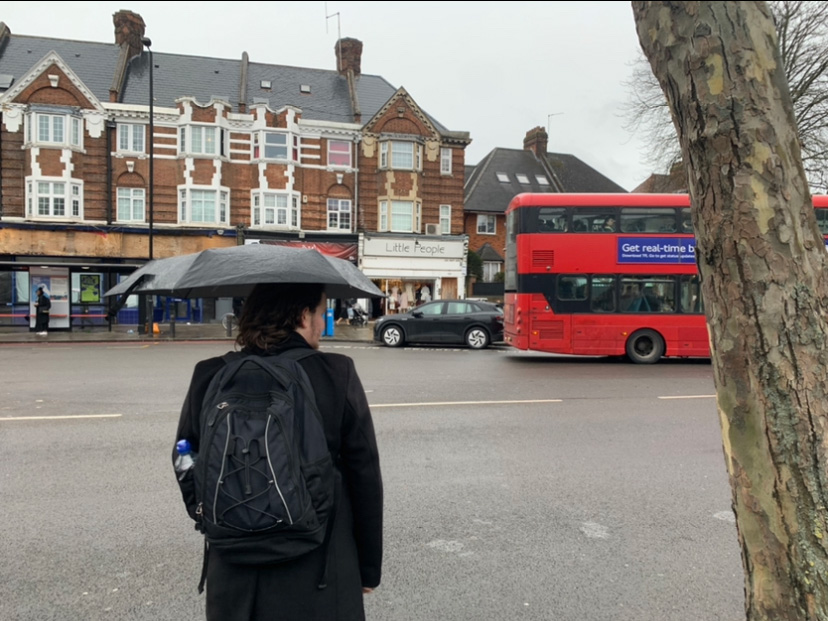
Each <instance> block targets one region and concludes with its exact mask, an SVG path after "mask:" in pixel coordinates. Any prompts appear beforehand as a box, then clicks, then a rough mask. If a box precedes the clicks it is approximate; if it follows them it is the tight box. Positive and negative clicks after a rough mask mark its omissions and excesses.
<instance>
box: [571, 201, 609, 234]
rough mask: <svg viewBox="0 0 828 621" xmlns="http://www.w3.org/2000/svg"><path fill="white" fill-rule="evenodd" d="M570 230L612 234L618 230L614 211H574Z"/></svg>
mask: <svg viewBox="0 0 828 621" xmlns="http://www.w3.org/2000/svg"><path fill="white" fill-rule="evenodd" d="M572 230H573V231H576V232H581V233H614V232H615V231H617V230H618V227H617V225H616V221H615V210H614V209H602V208H600V207H599V208H592V209H574V210H573V212H572Z"/></svg>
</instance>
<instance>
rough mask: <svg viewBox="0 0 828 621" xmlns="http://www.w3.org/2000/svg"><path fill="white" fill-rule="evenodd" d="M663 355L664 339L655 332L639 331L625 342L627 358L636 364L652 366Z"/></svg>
mask: <svg viewBox="0 0 828 621" xmlns="http://www.w3.org/2000/svg"><path fill="white" fill-rule="evenodd" d="M663 355H664V339H663V338H661V335H660V334H659V333H658V332H656V331H655V330H639V331H638V332H635V333H633V335H632V336H631V337H630V338H629V340H627V357H628V358H629V359H630V360H632V361H633V362H635V363H636V364H653V363H655V362H658V361H659V360H661V357H662V356H663Z"/></svg>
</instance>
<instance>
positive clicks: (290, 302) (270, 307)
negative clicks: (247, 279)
mask: <svg viewBox="0 0 828 621" xmlns="http://www.w3.org/2000/svg"><path fill="white" fill-rule="evenodd" d="M324 292H325V286H324V285H298V284H274V285H256V287H255V288H254V289H253V291H252V292H251V293H250V296H248V298H247V299H246V300H245V302H244V306H243V307H242V315H241V319H240V320H239V335H238V336H237V337H236V344H237V345H238V346H239V347H241V348H249V349H256V350H263V351H267V350H269V349H273V348H274V347H277V346H278V345H280V344H281V343H283V342H284V341H286V340H287V339H288V338H289V337H290V335H291V334H293V333H294V332H295V331H296V329H297V328H298V327H300V326H301V325H302V313H304V312H305V309H310V310H311V311H314V310H315V309H316V307H317V306H319V303H320V302H321V301H322V294H323V293H324Z"/></svg>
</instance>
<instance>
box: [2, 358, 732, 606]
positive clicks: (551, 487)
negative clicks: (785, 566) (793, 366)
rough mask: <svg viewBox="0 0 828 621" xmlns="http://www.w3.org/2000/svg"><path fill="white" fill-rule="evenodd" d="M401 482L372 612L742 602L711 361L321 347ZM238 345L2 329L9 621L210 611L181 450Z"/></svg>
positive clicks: (390, 509) (395, 483) (393, 495)
mask: <svg viewBox="0 0 828 621" xmlns="http://www.w3.org/2000/svg"><path fill="white" fill-rule="evenodd" d="M324 348H325V349H326V350H330V351H339V352H342V353H346V354H349V355H351V356H352V357H353V358H354V359H355V360H356V364H357V369H358V370H359V373H360V376H361V378H362V381H363V384H364V386H365V388H366V391H367V392H368V397H369V401H370V403H371V404H372V410H373V414H374V419H375V425H376V428H377V434H378V442H379V446H380V451H381V459H382V468H383V476H384V481H385V488H386V531H385V539H386V555H385V565H384V578H383V584H382V585H381V587H380V588H379V589H378V590H377V591H376V592H375V593H374V594H372V595H370V596H367V598H366V608H367V614H368V618H369V619H370V620H372V621H379V620H383V621H408V620H412V621H414V620H417V621H419V620H428V621H431V620H447V621H448V620H468V621H484V620H485V621H488V620H498V621H499V620H513V619H531V620H551V619H554V620H563V621H568V620H572V621H603V620H607V621H610V620H611V621H624V620H629V621H642V620H656V619H657V620H659V621H699V620H700V619H704V620H705V621H714V620H719V619H722V620H728V621H733V620H736V619H744V612H743V585H742V583H743V578H742V568H741V561H740V558H739V549H738V544H737V540H736V530H735V526H734V524H733V516H732V513H731V512H730V489H729V487H728V483H727V478H726V472H725V467H724V460H723V457H722V450H721V442H720V436H719V425H718V418H717V413H716V407H715V401H714V399H713V398H711V395H712V394H713V384H712V374H711V368H710V365H709V363H706V362H698V361H672V362H665V363H662V364H658V365H654V366H637V365H631V364H624V363H618V362H609V361H606V360H601V359H597V360H592V359H571V358H570V359H567V358H562V357H553V356H539V355H531V354H521V353H516V352H512V351H511V350H507V349H503V348H499V349H491V350H486V351H468V350H454V349H437V348H405V349H401V350H396V349H388V348H384V347H376V346H372V345H367V344H359V345H356V344H350V345H349V344H345V343H342V344H326V345H325V347H324ZM226 349H227V343H169V342H164V343H158V344H140V343H136V344H123V345H117V344H71V343H69V344H50V345H44V344H38V345H34V346H32V345H10V346H0V377H2V380H3V381H2V384H0V391H1V392H2V396H3V398H2V400H0V498H1V499H2V501H1V502H0V558H2V559H3V560H2V563H0V619H3V620H6V621H18V620H19V621H33V620H36V621H47V620H52V619H54V620H60V621H75V620H77V621H87V620H98V619H106V620H111V619H117V620H121V619H136V620H147V621H149V620H152V621H163V620H167V619H169V620H175V621H180V620H182V619H199V618H203V598H202V597H200V596H198V594H197V593H196V585H197V582H198V576H199V572H200V568H201V552H202V547H201V545H202V544H201V539H200V536H199V535H198V533H196V532H195V531H193V530H192V526H191V524H190V522H189V520H188V518H187V517H186V514H185V512H184V510H183V505H182V503H181V501H180V498H179V496H178V489H177V486H176V484H175V481H174V478H173V473H172V468H171V465H170V451H171V447H172V444H173V442H174V440H175V438H174V434H175V427H176V421H177V417H178V410H179V408H180V405H181V401H182V399H183V395H184V392H185V390H186V386H187V383H188V381H189V377H190V374H191V372H192V367H193V365H194V364H195V362H197V361H198V360H200V359H203V358H206V357H209V356H212V355H216V354H218V353H223V352H224V351H226Z"/></svg>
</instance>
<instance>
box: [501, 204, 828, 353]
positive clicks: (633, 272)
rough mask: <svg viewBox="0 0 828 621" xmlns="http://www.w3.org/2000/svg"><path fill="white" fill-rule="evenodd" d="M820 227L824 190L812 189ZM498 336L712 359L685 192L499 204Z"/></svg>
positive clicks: (528, 344) (557, 348) (535, 345)
mask: <svg viewBox="0 0 828 621" xmlns="http://www.w3.org/2000/svg"><path fill="white" fill-rule="evenodd" d="M813 202H814V206H815V207H816V215H817V222H818V224H819V226H820V230H821V231H822V233H823V235H826V234H828V197H825V196H815V197H814V199H813ZM506 231H507V240H506V273H505V298H504V328H505V333H504V338H505V340H506V342H507V343H508V344H509V345H511V346H512V347H515V348H517V349H522V350H532V351H539V352H549V353H559V354H583V355H595V356H624V355H626V356H627V357H628V358H629V359H630V360H632V361H633V362H637V363H642V364H649V363H654V362H657V361H658V360H660V359H661V358H662V357H663V356H683V357H691V356H699V357H709V356H710V345H709V340H708V333H707V325H706V322H705V317H704V308H703V306H702V299H701V289H700V285H699V276H698V271H697V269H696V258H695V239H694V237H693V231H692V226H691V224H690V199H689V196H688V195H687V194H520V195H518V196H516V197H515V198H514V199H513V200H512V202H511V203H510V204H509V207H508V209H507V211H506Z"/></svg>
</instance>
